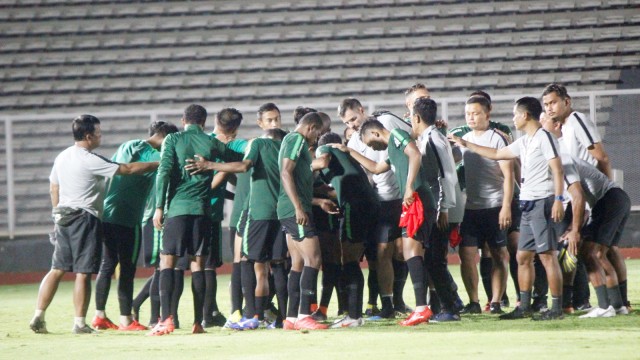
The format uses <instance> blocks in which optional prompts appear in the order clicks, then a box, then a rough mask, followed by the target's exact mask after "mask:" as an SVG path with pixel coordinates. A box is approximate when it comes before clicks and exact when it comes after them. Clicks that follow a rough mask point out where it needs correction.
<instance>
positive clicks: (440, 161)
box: [417, 125, 458, 212]
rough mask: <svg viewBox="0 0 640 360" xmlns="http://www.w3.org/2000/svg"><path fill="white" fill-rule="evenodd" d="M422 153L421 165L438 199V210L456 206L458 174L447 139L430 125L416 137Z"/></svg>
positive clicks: (441, 210)
mask: <svg viewBox="0 0 640 360" xmlns="http://www.w3.org/2000/svg"><path fill="white" fill-rule="evenodd" d="M417 143H418V148H419V149H420V152H421V153H422V167H423V168H424V170H425V173H426V175H427V181H428V183H429V187H430V188H431V192H432V193H433V196H434V197H436V196H437V199H438V211H440V212H448V211H449V209H452V208H454V207H456V185H457V184H458V175H457V174H456V164H455V161H454V160H453V154H452V152H451V144H449V140H448V139H447V138H446V137H445V136H444V135H443V134H442V133H441V132H440V131H438V129H437V128H436V127H435V126H434V125H431V126H429V127H428V128H427V129H425V130H424V131H423V132H422V134H420V136H419V137H418V139H417Z"/></svg>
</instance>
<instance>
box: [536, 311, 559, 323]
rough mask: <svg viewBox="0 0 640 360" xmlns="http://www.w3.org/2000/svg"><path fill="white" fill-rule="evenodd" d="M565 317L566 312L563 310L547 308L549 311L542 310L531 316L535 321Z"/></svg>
mask: <svg viewBox="0 0 640 360" xmlns="http://www.w3.org/2000/svg"><path fill="white" fill-rule="evenodd" d="M562 319H564V314H563V313H562V310H560V311H554V310H547V311H542V312H540V314H538V315H536V316H534V317H532V318H531V320H534V321H545V320H562Z"/></svg>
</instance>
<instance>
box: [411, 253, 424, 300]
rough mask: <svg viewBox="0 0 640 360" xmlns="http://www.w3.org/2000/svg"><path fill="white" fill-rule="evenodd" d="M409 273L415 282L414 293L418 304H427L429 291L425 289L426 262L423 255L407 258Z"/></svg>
mask: <svg viewBox="0 0 640 360" xmlns="http://www.w3.org/2000/svg"><path fill="white" fill-rule="evenodd" d="M407 266H408V267H409V275H410V276H411V282H412V283H413V293H414V294H415V296H416V306H424V305H427V293H426V291H425V286H424V284H425V279H424V264H423V260H422V257H420V256H414V257H412V258H411V259H409V260H407Z"/></svg>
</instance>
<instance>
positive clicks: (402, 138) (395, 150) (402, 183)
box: [387, 129, 437, 210]
mask: <svg viewBox="0 0 640 360" xmlns="http://www.w3.org/2000/svg"><path fill="white" fill-rule="evenodd" d="M410 142H413V139H411V136H410V135H409V133H407V132H406V131H404V130H401V129H393V130H391V136H390V137H389V148H388V152H389V158H388V159H387V163H389V164H390V165H391V167H392V169H393V173H394V174H395V176H396V180H398V186H399V187H400V194H402V196H404V192H405V191H406V189H407V176H408V175H409V157H408V156H407V155H406V154H405V153H404V149H405V148H406V147H407V145H408V144H409V143H410ZM420 164H422V162H420ZM413 190H414V191H416V192H418V195H420V199H421V200H422V206H423V207H424V209H425V210H426V209H436V208H437V205H436V202H435V200H434V198H433V195H432V194H431V188H430V187H429V183H428V182H427V176H426V174H425V173H424V169H423V168H422V165H421V166H420V169H419V170H418V174H417V175H416V178H415V180H414V181H413Z"/></svg>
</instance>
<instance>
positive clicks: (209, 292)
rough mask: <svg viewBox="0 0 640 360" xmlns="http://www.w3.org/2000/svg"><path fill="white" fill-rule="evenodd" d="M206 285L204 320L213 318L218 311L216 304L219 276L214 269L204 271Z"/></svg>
mask: <svg viewBox="0 0 640 360" xmlns="http://www.w3.org/2000/svg"><path fill="white" fill-rule="evenodd" d="M204 284H205V292H204V305H203V308H204V309H203V313H204V318H205V319H209V318H211V316H212V315H211V314H213V312H214V311H218V304H217V303H216V295H217V292H218V276H217V274H216V271H215V270H214V269H205V270H204Z"/></svg>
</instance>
